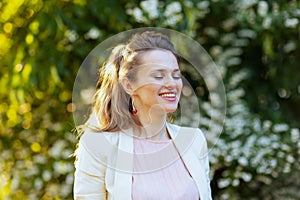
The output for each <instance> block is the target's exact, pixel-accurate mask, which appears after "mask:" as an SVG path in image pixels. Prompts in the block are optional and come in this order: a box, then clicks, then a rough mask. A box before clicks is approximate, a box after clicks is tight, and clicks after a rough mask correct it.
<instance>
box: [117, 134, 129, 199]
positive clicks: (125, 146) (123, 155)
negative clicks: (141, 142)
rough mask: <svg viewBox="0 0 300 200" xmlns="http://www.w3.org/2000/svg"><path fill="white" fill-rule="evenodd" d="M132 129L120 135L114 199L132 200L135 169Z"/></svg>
mask: <svg viewBox="0 0 300 200" xmlns="http://www.w3.org/2000/svg"><path fill="white" fill-rule="evenodd" d="M131 131H132V130H131V129H128V130H126V133H123V132H120V133H119V145H118V150H117V159H116V169H115V180H114V185H115V192H114V198H113V199H116V200H118V199H124V200H131V199H132V198H131V187H132V169H133V137H132V136H131V135H132V133H131Z"/></svg>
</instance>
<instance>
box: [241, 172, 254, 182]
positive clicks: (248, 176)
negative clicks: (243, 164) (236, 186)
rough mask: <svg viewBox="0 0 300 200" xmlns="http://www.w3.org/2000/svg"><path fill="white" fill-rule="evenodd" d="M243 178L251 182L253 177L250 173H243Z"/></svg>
mask: <svg viewBox="0 0 300 200" xmlns="http://www.w3.org/2000/svg"><path fill="white" fill-rule="evenodd" d="M242 178H243V180H244V181H245V182H249V181H250V180H251V179H252V175H251V174H250V173H245V172H244V173H242Z"/></svg>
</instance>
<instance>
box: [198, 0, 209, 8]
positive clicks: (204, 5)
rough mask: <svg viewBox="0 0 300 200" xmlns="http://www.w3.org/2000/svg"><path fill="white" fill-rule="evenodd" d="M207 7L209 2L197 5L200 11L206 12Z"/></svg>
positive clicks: (201, 2)
mask: <svg viewBox="0 0 300 200" xmlns="http://www.w3.org/2000/svg"><path fill="white" fill-rule="evenodd" d="M208 7H209V1H200V2H198V3H197V8H199V9H200V10H206V9H208Z"/></svg>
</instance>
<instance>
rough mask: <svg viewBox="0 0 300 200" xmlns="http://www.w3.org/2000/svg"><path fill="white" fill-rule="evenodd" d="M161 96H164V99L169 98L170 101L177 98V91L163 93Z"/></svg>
mask: <svg viewBox="0 0 300 200" xmlns="http://www.w3.org/2000/svg"><path fill="white" fill-rule="evenodd" d="M159 96H160V97H162V98H163V99H165V100H168V101H175V100H176V93H173V92H171V93H170V92H169V93H161V94H159Z"/></svg>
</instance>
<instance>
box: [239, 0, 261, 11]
mask: <svg viewBox="0 0 300 200" xmlns="http://www.w3.org/2000/svg"><path fill="white" fill-rule="evenodd" d="M256 3H257V0H241V1H239V4H238V7H239V8H240V9H243V10H246V9H248V8H250V7H252V6H253V5H255V4H256Z"/></svg>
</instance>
